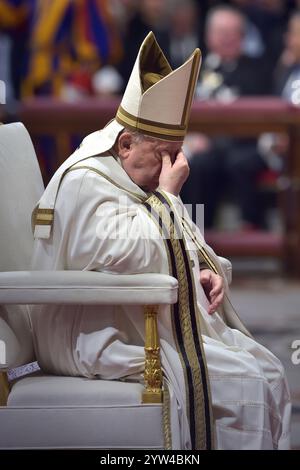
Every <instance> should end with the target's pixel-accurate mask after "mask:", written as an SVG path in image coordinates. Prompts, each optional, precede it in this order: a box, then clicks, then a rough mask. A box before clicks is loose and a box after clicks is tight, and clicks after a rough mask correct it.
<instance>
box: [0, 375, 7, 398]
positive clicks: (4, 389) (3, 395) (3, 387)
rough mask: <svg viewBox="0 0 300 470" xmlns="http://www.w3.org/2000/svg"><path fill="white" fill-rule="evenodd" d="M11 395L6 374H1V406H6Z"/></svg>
mask: <svg viewBox="0 0 300 470" xmlns="http://www.w3.org/2000/svg"><path fill="white" fill-rule="evenodd" d="M8 395H9V383H8V379H7V374H6V372H0V406H6V404H7V399H8Z"/></svg>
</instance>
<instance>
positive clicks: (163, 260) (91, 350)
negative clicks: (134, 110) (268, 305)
mask: <svg viewBox="0 0 300 470" xmlns="http://www.w3.org/2000/svg"><path fill="white" fill-rule="evenodd" d="M83 167H85V168H83ZM93 169H94V170H96V171H94V170H93ZM100 173H102V174H104V175H106V176H107V177H108V178H106V177H102V176H101V174H100ZM124 188H126V191H124ZM162 194H163V195H164V197H166V198H168V200H169V201H170V203H171V204H172V206H173V208H174V211H175V213H177V214H178V213H179V212H180V211H181V212H182V213H181V214H180V217H181V219H182V214H184V219H185V224H186V223H187V224H188V226H189V227H190V228H192V230H194V233H196V235H195V237H196V240H198V243H199V244H200V245H201V246H204V247H205V249H206V252H207V253H209V254H210V256H211V257H212V259H213V260H214V263H215V264H216V265H217V267H218V270H219V272H220V273H222V267H221V265H220V263H219V262H218V258H217V257H216V256H215V255H214V253H213V252H212V250H211V249H210V248H209V247H207V245H206V244H205V242H204V240H203V238H202V237H201V234H200V233H199V231H198V230H197V229H196V228H195V226H194V225H193V223H192V221H191V220H190V218H189V216H188V214H187V213H186V212H183V209H182V207H183V205H182V202H181V200H180V198H177V197H175V196H173V195H170V194H167V193H163V192H162ZM143 199H147V194H146V193H144V192H143V191H142V190H141V189H140V188H139V187H138V186H136V185H135V183H133V181H131V180H130V178H129V177H128V175H127V174H126V173H125V171H124V170H123V168H122V167H121V165H120V164H119V163H118V162H117V161H116V159H115V158H114V157H113V156H100V157H91V158H88V159H87V160H85V161H84V162H79V163H77V164H76V165H75V166H73V167H72V171H69V172H68V173H66V174H65V176H64V177H63V179H62V181H61V184H60V189H59V192H58V196H57V200H56V205H55V219H54V225H53V228H52V234H51V237H50V238H49V239H38V240H36V242H35V252H34V261H33V269H47V270H49V269H50V270H51V269H53V270H57V269H71V270H98V271H101V272H107V273H115V274H119V273H122V274H132V273H147V272H151V273H169V264H168V256H167V253H166V248H165V244H164V242H163V241H162V239H161V236H160V235H159V230H158V228H157V226H156V225H155V223H154V221H153V220H152V219H151V217H150V216H149V214H148V213H147V210H145V207H144V205H143V204H142V202H141V200H143ZM188 230H189V229H188ZM150 232H151V236H149V233H150ZM114 234H115V235H114ZM184 236H185V237H186V239H185V243H186V249H187V253H188V257H189V259H190V260H191V263H192V266H193V268H192V272H193V277H194V288H195V290H196V292H195V295H196V299H197V309H198V314H197V327H196V328H199V331H201V337H202V341H203V348H204V352H205V358H206V365H207V370H208V376H209V388H210V394H211V402H212V412H213V434H214V438H215V447H216V448H218V449H277V448H279V449H286V448H288V447H289V424H290V408H291V406H290V398H289V390H288V386H287V382H286V378H285V375H284V370H283V367H282V365H281V363H280V361H279V360H278V359H277V358H276V357H275V356H274V355H273V354H272V353H271V352H269V351H268V350H267V349H266V348H264V347H263V346H261V345H259V344H258V343H256V342H255V341H254V340H253V339H252V338H251V337H250V336H249V335H247V331H246V330H245V328H244V327H243V325H242V323H241V322H240V321H239V319H238V318H237V317H236V315H235V313H231V316H230V315H229V316H228V313H227V314H226V312H225V310H224V311H222V312H221V310H220V311H219V313H215V314H213V315H209V314H208V313H207V307H208V300H207V298H206V296H205V293H204V291H203V289H202V286H201V284H200V282H199V258H198V251H199V250H198V248H197V246H196V245H195V242H194V241H193V240H191V238H190V237H188V236H187V233H186V232H184ZM225 283H226V280H225ZM226 290H228V286H226ZM227 302H228V300H227ZM226 315H227V316H226ZM31 317H32V324H33V332H34V341H35V347H36V354H37V358H38V361H39V364H40V366H41V368H42V369H43V370H45V371H48V372H51V373H54V374H62V375H73V376H85V377H91V378H95V377H100V378H103V379H118V378H124V377H127V378H128V377H130V376H139V375H140V374H141V373H142V372H143V369H144V318H143V313H142V309H141V308H140V307H135V306H134V307H128V306H124V307H120V306H119V307H111V306H109V307H106V306H103V307H101V311H99V308H98V307H95V306H88V307H86V306H80V305H78V306H77V307H73V306H72V307H69V306H55V305H53V306H35V307H33V309H32V315H31ZM225 319H226V323H227V324H230V325H231V327H229V326H227V324H226V323H225ZM158 327H159V335H160V341H161V358H162V367H163V371H164V375H165V377H166V382H167V384H168V385H169V391H170V397H171V417H172V419H171V426H172V437H173V442H172V447H173V448H174V449H190V448H191V435H190V428H189V422H188V418H187V414H186V411H185V410H186V402H185V400H186V398H185V395H184V393H183V390H184V387H185V377H184V373H183V369H182V364H181V361H180V357H179V355H178V351H177V349H176V344H175V342H174V332H173V330H172V328H173V326H172V322H171V315H170V308H169V307H168V306H165V307H162V308H161V309H160V312H159V315H158ZM242 331H243V332H242ZM205 367H206V366H205ZM197 412H198V411H197V410H195V413H196V416H197Z"/></svg>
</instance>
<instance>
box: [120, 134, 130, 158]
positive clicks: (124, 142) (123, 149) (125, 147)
mask: <svg viewBox="0 0 300 470" xmlns="http://www.w3.org/2000/svg"><path fill="white" fill-rule="evenodd" d="M131 145H132V135H131V134H130V132H123V133H122V134H121V135H120V137H119V139H118V154H119V157H120V158H122V159H125V158H128V157H129V153H130V150H131Z"/></svg>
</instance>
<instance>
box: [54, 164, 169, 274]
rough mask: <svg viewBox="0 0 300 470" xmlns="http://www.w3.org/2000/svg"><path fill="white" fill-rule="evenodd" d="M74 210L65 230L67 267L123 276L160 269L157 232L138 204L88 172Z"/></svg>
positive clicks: (163, 259)
mask: <svg viewBox="0 0 300 470" xmlns="http://www.w3.org/2000/svg"><path fill="white" fill-rule="evenodd" d="M61 189H63V188H61ZM65 197H67V193H66V194H65ZM74 212H75V214H74V218H73V220H72V223H71V224H70V227H69V229H68V230H69V235H68V239H69V243H68V249H67V265H68V266H67V269H81V270H82V269H84V270H99V271H103V272H108V273H123V274H126V273H127V274H132V273H145V272H164V271H165V267H164V264H165V263H166V256H164V253H163V249H164V248H163V243H162V240H161V238H160V236H159V231H158V229H157V227H156V224H155V223H154V222H153V221H152V220H151V218H150V216H149V215H148V214H147V211H146V209H145V207H144V206H143V204H142V203H141V202H139V200H136V201H135V200H134V199H133V198H132V197H131V196H129V197H128V196H127V195H126V193H125V192H124V191H121V190H119V189H118V188H117V187H115V186H114V185H113V184H112V183H110V182H108V181H107V180H105V179H104V178H101V177H99V176H98V175H96V174H95V173H93V172H91V171H89V172H86V173H85V175H84V176H83V178H82V182H81V186H80V190H79V193H78V196H77V203H76V209H75V211H74Z"/></svg>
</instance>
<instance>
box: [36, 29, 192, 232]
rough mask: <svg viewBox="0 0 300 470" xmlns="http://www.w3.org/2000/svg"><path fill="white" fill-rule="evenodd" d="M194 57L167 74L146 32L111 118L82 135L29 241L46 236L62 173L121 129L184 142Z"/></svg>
mask: <svg viewBox="0 0 300 470" xmlns="http://www.w3.org/2000/svg"><path fill="white" fill-rule="evenodd" d="M200 59H201V53H200V50H199V49H195V51H194V52H193V54H192V55H191V56H190V57H189V59H187V61H186V62H185V63H184V64H183V65H181V66H180V67H178V68H177V69H176V70H172V69H171V67H170V65H169V63H168V61H167V59H166V57H165V56H164V54H163V52H162V50H161V48H160V47H159V45H158V43H157V41H156V39H155V36H154V34H153V33H152V32H150V33H149V34H148V35H147V37H146V38H145V40H144V41H143V43H142V45H141V47H140V50H139V53H138V56H137V58H136V61H135V64H134V67H133V69H132V73H131V76H130V78H129V81H128V84H127V87H126V90H125V92H124V96H123V98H122V101H121V104H120V106H119V109H118V111H117V115H116V117H115V119H113V120H112V121H111V122H110V123H109V124H107V126H106V127H104V128H103V129H101V130H99V131H96V132H93V133H92V134H90V135H88V136H87V137H86V138H85V139H84V140H83V141H82V143H81V145H80V147H79V148H78V149H77V150H76V151H75V152H74V153H73V154H72V155H71V156H70V157H69V158H68V159H67V160H66V161H65V162H64V163H63V164H62V165H61V166H60V167H59V169H58V170H57V171H56V173H55V174H54V176H53V177H52V179H51V181H50V183H49V184H48V186H47V188H46V190H45V192H44V194H43V195H42V197H41V199H40V201H39V203H38V206H37V208H36V209H35V211H34V217H33V224H34V237H35V238H49V237H50V234H51V227H52V224H53V220H54V216H55V201H56V196H57V192H58V189H59V186H60V181H61V179H62V177H63V176H64V174H65V173H66V172H67V171H68V170H69V168H71V167H72V166H73V165H75V164H76V163H78V162H80V161H82V160H85V159H87V158H90V157H93V156H96V155H100V154H103V153H105V152H108V151H109V150H110V149H111V148H112V147H113V145H114V144H115V142H116V140H117V138H118V136H119V134H120V132H121V131H122V130H123V129H124V128H125V127H126V128H127V129H131V130H135V131H139V132H141V133H142V134H146V135H150V136H152V137H155V138H157V139H162V140H168V141H179V142H180V141H182V140H183V139H184V137H185V134H186V132H187V127H188V121H189V116H190V109H191V104H192V100H193V96H194V91H195V86H196V82H197V79H198V75H199V69H200Z"/></svg>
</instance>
